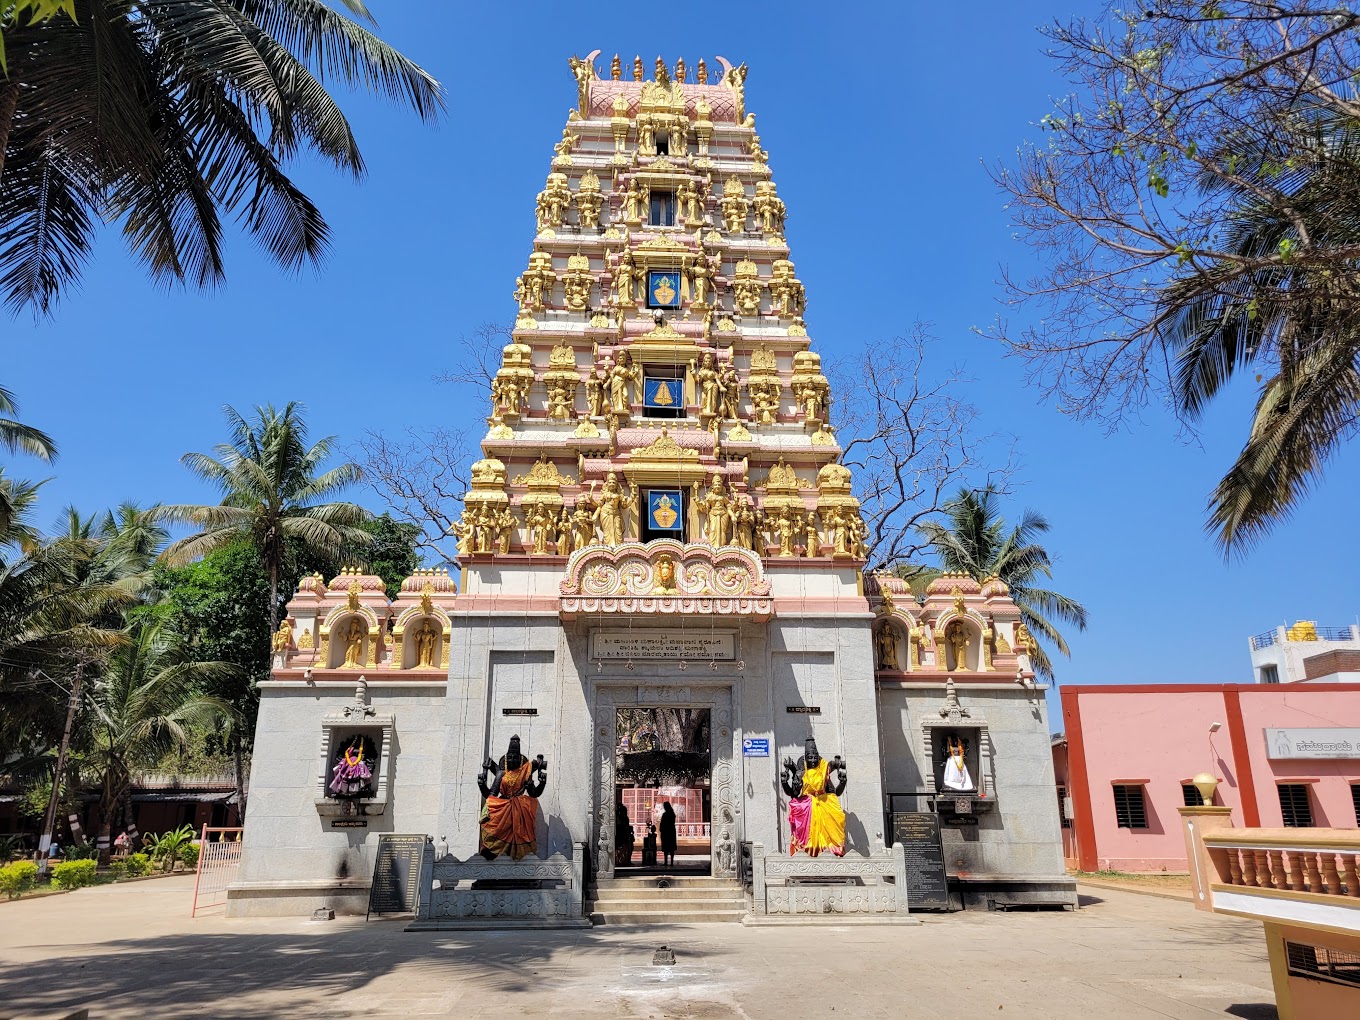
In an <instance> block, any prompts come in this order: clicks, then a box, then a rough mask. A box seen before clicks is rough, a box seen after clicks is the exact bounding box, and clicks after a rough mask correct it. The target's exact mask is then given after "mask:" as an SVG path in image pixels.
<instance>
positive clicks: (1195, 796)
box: [1181, 783, 1204, 807]
mask: <svg viewBox="0 0 1360 1020" xmlns="http://www.w3.org/2000/svg"><path fill="white" fill-rule="evenodd" d="M1181 799H1182V800H1184V801H1185V806H1186V807H1204V794H1202V793H1200V792H1199V787H1198V786H1195V785H1193V784H1191V783H1181Z"/></svg>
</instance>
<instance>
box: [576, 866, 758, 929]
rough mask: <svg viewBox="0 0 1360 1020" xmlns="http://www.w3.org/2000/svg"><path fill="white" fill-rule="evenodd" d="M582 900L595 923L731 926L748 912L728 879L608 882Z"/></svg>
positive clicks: (741, 892)
mask: <svg viewBox="0 0 1360 1020" xmlns="http://www.w3.org/2000/svg"><path fill="white" fill-rule="evenodd" d="M587 900H588V910H589V913H590V919H591V921H592V922H593V923H594V924H713V923H729V924H730V923H739V922H740V921H741V919H742V918H743V917H744V916H745V915H746V912H747V908H746V891H745V889H743V888H742V886H741V884H740V883H738V882H734V881H732V880H731V879H727V878H708V877H678V876H677V877H671V876H664V877H658V876H645V877H636V878H612V879H609V878H607V879H602V880H600V881H599V882H598V883H596V884H595V886H594V887H593V888H591V889H590V890H588V895H587Z"/></svg>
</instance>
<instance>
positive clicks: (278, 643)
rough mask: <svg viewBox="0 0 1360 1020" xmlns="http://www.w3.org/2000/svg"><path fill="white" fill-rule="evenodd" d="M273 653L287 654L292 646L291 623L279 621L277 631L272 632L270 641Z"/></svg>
mask: <svg viewBox="0 0 1360 1020" xmlns="http://www.w3.org/2000/svg"><path fill="white" fill-rule="evenodd" d="M272 644H273V648H274V651H275V652H276V653H277V652H287V651H288V649H289V648H290V647H292V644H293V621H292V620H289V619H288V618H286V617H285V618H284V619H283V620H280V621H279V629H278V630H276V631H275V632H274V638H273V641H272Z"/></svg>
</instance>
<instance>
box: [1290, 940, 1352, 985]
mask: <svg viewBox="0 0 1360 1020" xmlns="http://www.w3.org/2000/svg"><path fill="white" fill-rule="evenodd" d="M1284 947H1285V956H1286V957H1287V959H1288V961H1289V973H1290V974H1293V975H1295V976H1296V977H1306V978H1314V979H1316V980H1319V981H1333V982H1335V983H1336V984H1339V985H1349V986H1350V987H1352V988H1360V954H1358V953H1348V952H1346V950H1344V949H1331V948H1329V947H1327V946H1310V945H1307V944H1305V943H1302V942H1285V944H1284Z"/></svg>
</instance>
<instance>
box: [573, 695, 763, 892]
mask: <svg viewBox="0 0 1360 1020" xmlns="http://www.w3.org/2000/svg"><path fill="white" fill-rule="evenodd" d="M663 707H669V708H677V707H689V708H706V709H708V710H709V712H710V721H709V726H710V730H711V732H710V738H709V750H710V762H711V768H712V772H711V775H710V780H709V788H710V791H711V797H712V814H711V821H710V834H711V846H712V850H711V854H712V874H713V875H714V876H716V877H725V878H726V877H735V876H736V873H737V857H738V853H737V848H738V847H739V846H740V844H741V839H742V831H743V830H742V819H741V795H740V794H741V792H740V790H739V789H738V785H737V767H736V753H735V747H734V742H735V739H736V737H735V729H734V727H733V725H732V688H731V686H730V685H717V684H714V685H697V684H696V685H689V684H685V685H669V684H666V685H660V684H637V683H629V682H628V681H627V680H623V679H618V680H601V681H600V682H598V683H597V684H596V687H595V712H594V715H595V738H594V739H595V803H594V805H593V810H592V812H591V814H592V818H593V823H592V824H593V829H592V833H591V834H592V837H593V840H592V844H591V845H592V847H593V848H594V851H595V861H596V868H597V874H598V875H599V876H600V877H602V878H608V877H611V876H613V874H614V788H615V787H614V784H615V775H614V755H615V752H616V750H617V749H618V744H619V734H618V709H620V708H663Z"/></svg>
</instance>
